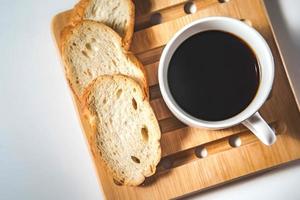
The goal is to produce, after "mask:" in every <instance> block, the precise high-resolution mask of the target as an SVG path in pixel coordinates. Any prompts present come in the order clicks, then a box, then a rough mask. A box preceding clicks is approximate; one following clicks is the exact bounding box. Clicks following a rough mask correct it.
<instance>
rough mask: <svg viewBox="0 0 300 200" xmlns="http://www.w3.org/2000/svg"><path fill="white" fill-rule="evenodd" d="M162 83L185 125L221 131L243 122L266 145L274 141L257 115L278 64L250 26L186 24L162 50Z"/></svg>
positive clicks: (216, 21) (227, 21)
mask: <svg viewBox="0 0 300 200" xmlns="http://www.w3.org/2000/svg"><path fill="white" fill-rule="evenodd" d="M158 79H159V86H160V90H161V94H162V96H163V98H164V100H165V102H166V104H167V106H168V107H169V109H170V110H171V112H172V113H173V114H174V115H175V116H176V117H177V118H178V119H179V120H181V121H182V122H184V123H185V124H188V125H190V126H193V127H201V128H207V129H223V128H227V127H231V126H234V125H237V124H239V123H242V124H244V125H245V126H246V127H247V128H249V129H250V130H251V131H252V132H253V133H254V134H255V135H256V136H257V137H258V139H259V140H261V142H263V143H264V144H266V145H271V144H273V143H274V142H275V140H276V136H275V134H274V131H273V130H272V129H271V128H270V127H269V125H268V124H267V123H266V122H265V121H264V119H263V118H262V117H261V116H260V114H259V113H258V110H259V108H260V107H261V106H262V105H263V104H264V102H265V101H266V100H267V98H268V95H269V93H270V91H271V89H272V85H273V79H274V60H273V56H272V53H271V50H270V48H269V46H268V44H267V43H266V41H265V40H264V38H263V37H262V36H261V35H260V34H259V33H258V32H257V31H256V30H255V29H253V28H252V27H250V26H248V25H247V24H245V23H243V22H241V21H239V20H236V19H233V18H228V17H207V18H204V19H200V20H197V21H194V22H193V23H191V24H189V25H187V26H185V27H184V28H182V29H181V30H180V31H178V32H177V33H176V34H175V35H174V36H173V38H172V39H171V40H170V41H169V43H168V44H167V45H166V47H165V48H164V50H163V53H162V56H161V59H160V63H159V70H158Z"/></svg>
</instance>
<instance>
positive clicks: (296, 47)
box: [0, 0, 300, 200]
mask: <svg viewBox="0 0 300 200" xmlns="http://www.w3.org/2000/svg"><path fill="white" fill-rule="evenodd" d="M74 3H75V0H64V1H62V0H26V1H21V0H1V2H0V61H1V65H0V199H1V200H21V199H22V200H53V199H55V200H69V199H72V200H96V199H103V196H102V194H101V191H100V190H99V187H98V183H97V179H96V173H95V171H94V169H93V165H92V160H91V158H90V157H89V153H88V148H87V146H86V143H85V140H84V137H83V134H82V132H81V129H80V125H79V121H78V119H77V117H76V113H75V110H74V106H73V103H72V99H71V96H70V93H69V89H68V86H67V84H66V81H65V77H64V74H63V71H62V68H61V66H60V61H59V58H58V56H57V52H56V49H55V46H54V43H53V41H52V37H51V33H50V22H51V18H52V16H53V15H54V14H55V13H58V12H60V11H63V10H66V9H69V8H71V7H72V6H73V5H74ZM267 3H268V7H269V8H270V13H271V15H272V17H273V18H272V20H273V23H274V26H275V29H276V31H277V34H278V36H280V45H281V46H282V48H283V52H284V55H285V57H286V61H287V64H288V67H289V71H290V72H291V78H292V79H293V83H294V84H295V85H296V86H295V88H296V92H297V93H298V95H299V94H300V80H296V79H299V77H300V66H299V55H300V20H299V19H300V13H299V10H300V1H298V0H267ZM254 12H255V11H254ZM282 12H283V13H282ZM299 148H300V147H299ZM299 180H300V162H299V161H298V162H294V163H292V164H289V165H287V166H286V167H282V168H280V169H277V170H273V171H272V172H268V173H265V174H262V175H259V176H255V177H251V178H247V179H244V180H243V181H237V182H235V183H233V184H229V185H226V186H222V187H219V188H217V189H212V190H209V191H206V192H202V193H198V194H197V195H194V196H193V197H190V198H194V199H222V200H224V199H230V200H233V199H300V190H299V189H298V188H299V186H298V185H299ZM166 187H168V186H166Z"/></svg>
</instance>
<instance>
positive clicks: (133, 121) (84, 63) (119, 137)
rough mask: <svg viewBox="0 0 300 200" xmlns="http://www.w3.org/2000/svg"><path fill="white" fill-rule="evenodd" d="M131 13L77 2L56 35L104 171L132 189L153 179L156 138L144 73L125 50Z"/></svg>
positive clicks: (121, 3)
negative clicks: (147, 179)
mask: <svg viewBox="0 0 300 200" xmlns="http://www.w3.org/2000/svg"><path fill="white" fill-rule="evenodd" d="M133 8H134V6H133V3H132V2H131V0H82V1H81V2H79V3H78V4H77V5H76V6H75V9H74V12H73V13H75V14H73V17H72V19H71V20H72V22H73V24H72V25H71V26H69V27H66V28H65V29H64V30H63V31H62V43H61V53H62V58H63V61H64V65H65V69H66V76H67V79H68V82H69V85H70V87H71V89H72V91H73V93H74V95H75V96H76V98H77V99H78V100H79V102H80V104H81V105H82V108H83V111H84V112H83V113H85V116H86V118H87V119H88V121H89V122H90V123H89V124H90V126H91V128H92V130H93V133H94V134H95V136H96V137H95V138H96V141H95V143H94V144H95V145H96V146H97V149H98V150H99V154H100V156H101V158H102V160H103V161H104V162H105V163H106V166H107V169H108V170H109V171H110V172H111V174H112V176H113V179H114V181H115V183H116V184H118V185H133V186H135V185H139V184H141V183H142V182H143V181H144V179H145V177H148V176H151V175H152V174H154V173H155V170H156V166H157V164H158V162H159V160H160V157H161V149H160V143H159V140H160V135H161V133H160V128H159V125H158V122H157V120H156V118H155V115H154V112H153V110H152V108H151V106H150V104H149V102H148V97H149V92H148V90H149V89H148V84H147V81H146V74H145V70H144V68H143V66H142V64H141V63H140V62H139V61H138V59H137V58H136V57H135V56H134V55H133V54H132V53H130V52H129V51H128V50H127V49H128V48H129V44H130V41H131V37H132V32H133V23H134V22H133V16H134V9H133Z"/></svg>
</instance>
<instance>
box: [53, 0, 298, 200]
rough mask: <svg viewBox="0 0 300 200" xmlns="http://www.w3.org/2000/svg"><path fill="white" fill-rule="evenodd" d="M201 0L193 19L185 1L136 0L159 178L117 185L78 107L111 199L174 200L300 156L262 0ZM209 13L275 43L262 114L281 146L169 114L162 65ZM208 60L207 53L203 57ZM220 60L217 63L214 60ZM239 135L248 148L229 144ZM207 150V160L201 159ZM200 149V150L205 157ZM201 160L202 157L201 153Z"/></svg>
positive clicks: (56, 24)
mask: <svg viewBox="0 0 300 200" xmlns="http://www.w3.org/2000/svg"><path fill="white" fill-rule="evenodd" d="M220 2H221V1H218V0H195V1H194V4H195V6H196V7H197V12H195V13H194V14H186V13H185V12H184V6H185V4H186V3H187V1H185V0H163V1H162V0H137V1H136V25H135V30H136V31H135V34H134V38H133V43H132V46H131V50H132V51H133V52H134V53H135V54H136V56H137V57H138V58H139V59H140V60H141V61H142V63H143V64H144V65H145V68H146V71H147V76H148V80H149V85H150V91H151V92H150V93H151V105H152V107H153V109H154V111H155V113H156V116H157V118H158V120H159V123H160V127H161V130H162V138H161V147H162V160H161V162H160V164H159V166H158V169H157V173H156V174H155V175H154V176H152V177H150V178H147V179H146V181H145V183H144V184H143V185H142V186H139V187H127V186H117V185H115V184H114V182H113V180H112V178H111V176H110V175H109V174H107V172H106V170H105V168H104V166H103V163H102V161H101V159H100V157H99V155H98V154H97V153H96V152H97V151H96V147H95V140H94V135H92V134H91V131H90V130H89V128H88V126H87V122H86V120H85V118H84V117H82V113H81V110H80V105H79V103H78V102H77V101H76V99H75V98H74V101H75V105H76V108H77V111H78V114H79V117H80V120H81V123H82V128H83V132H84V134H85V135H86V139H87V143H88V145H89V147H90V152H91V156H92V157H93V159H94V163H95V168H96V170H97V173H98V175H99V183H100V185H101V189H102V191H103V192H104V194H105V196H106V198H107V199H139V200H140V199H170V198H176V197H181V196H184V195H187V194H190V193H193V192H196V191H200V190H204V189H206V188H211V187H213V186H216V185H219V184H223V183H226V182H228V181H230V180H233V179H237V178H241V177H243V176H245V175H249V174H254V173H257V172H259V171H262V170H266V169H271V168H274V167H275V166H278V165H280V164H283V163H286V162H289V161H292V160H295V159H299V158H300V114H299V111H298V108H297V105H296V103H295V100H294V96H293V94H292V90H291V88H290V85H289V82H288V79H287V76H286V74H285V68H284V64H283V61H282V60H281V57H280V53H279V51H278V49H277V46H276V42H275V40H274V37H273V34H272V29H271V26H270V24H269V21H268V17H267V14H266V11H265V7H264V4H263V1H262V0H229V1H225V2H224V3H220ZM69 15H70V11H66V12H63V13H60V14H58V15H56V16H55V17H54V19H53V33H54V37H55V39H56V42H57V44H58V45H59V44H60V32H61V30H62V29H63V27H65V26H66V25H68V23H69ZM207 16H230V17H233V18H237V19H241V20H243V21H245V23H248V24H250V25H252V26H253V27H254V28H255V29H257V30H258V31H259V32H260V33H261V34H262V35H263V36H264V38H265V39H266V40H267V42H268V44H269V45H270V47H271V49H272V52H273V55H274V58H275V65H276V76H275V82H274V87H273V91H272V95H271V96H270V98H269V100H268V101H267V102H266V103H265V104H264V106H263V107H262V108H261V109H260V112H261V114H262V115H263V117H264V118H265V119H266V120H267V122H268V123H270V125H271V126H272V127H273V128H274V129H275V130H276V134H277V136H278V140H277V142H276V143H275V144H274V145H272V146H271V147H268V146H265V145H263V144H261V143H260V142H259V141H258V140H257V139H256V138H255V137H254V136H253V135H252V134H251V132H249V131H248V130H247V129H245V128H244V127H243V126H241V125H238V126H235V127H232V128H229V129H225V130H219V131H207V130H202V129H196V128H192V127H187V126H185V125H184V124H182V123H180V122H179V121H178V120H177V119H176V118H174V117H173V115H172V114H171V113H170V111H169V110H168V109H167V107H166V105H165V103H164V101H163V100H162V98H161V95H160V92H159V87H158V85H157V84H158V81H157V67H158V62H159V58H160V54H161V51H162V49H163V47H164V45H165V44H166V43H167V42H168V40H169V39H170V38H171V37H172V35H173V34H174V33H175V32H176V31H178V30H179V29H180V28H181V27H183V26H184V25H186V24H188V23H190V22H192V21H193V20H196V19H199V18H203V17H207ZM199 59H201V56H199ZM212 59H214V58H212ZM234 137H239V138H240V139H241V142H242V144H241V146H239V147H235V148H234V147H232V146H231V145H230V143H229V141H230V140H231V139H232V138H234ZM203 148H205V149H206V150H207V152H208V155H207V157H204V158H199V157H201V156H199V154H201V150H202V149H203ZM199 152H200V153H199ZM196 155H198V157H197V156H196Z"/></svg>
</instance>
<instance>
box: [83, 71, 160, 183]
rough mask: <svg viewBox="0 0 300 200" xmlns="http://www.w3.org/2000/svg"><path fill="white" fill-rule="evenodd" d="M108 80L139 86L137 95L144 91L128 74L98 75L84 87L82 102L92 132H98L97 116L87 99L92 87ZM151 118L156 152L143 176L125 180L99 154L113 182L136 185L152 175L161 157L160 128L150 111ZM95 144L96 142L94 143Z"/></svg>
mask: <svg viewBox="0 0 300 200" xmlns="http://www.w3.org/2000/svg"><path fill="white" fill-rule="evenodd" d="M110 80H114V81H116V82H118V81H121V82H123V81H127V82H128V84H130V85H132V87H134V88H139V89H138V90H137V93H139V95H141V96H144V95H145V94H144V92H143V90H142V89H141V87H140V85H139V84H138V83H137V82H136V81H135V80H133V79H131V78H130V77H128V76H125V75H113V76H110V75H103V76H99V77H98V78H97V79H95V80H94V81H93V82H92V83H91V84H90V85H89V86H88V87H86V90H85V92H84V95H83V104H82V110H83V113H84V116H85V118H86V119H87V120H88V121H89V125H90V127H91V130H93V131H94V132H93V134H98V130H97V124H96V123H97V120H95V118H97V116H96V115H95V113H94V111H93V105H90V103H89V101H88V99H89V97H90V95H91V91H92V90H93V88H94V87H96V86H97V85H98V84H101V82H105V81H110ZM144 97H145V96H144ZM144 97H143V98H142V99H143V103H144V104H146V106H147V107H149V108H151V106H150V103H149V101H148V100H147V99H145V98H144ZM152 113H153V114H152V116H153V117H152V118H150V119H149V120H150V121H151V123H152V124H154V125H155V127H156V132H155V133H156V135H155V137H154V139H155V140H156V141H157V143H156V144H155V145H157V153H156V155H155V156H154V157H153V158H154V159H153V162H152V164H151V165H150V166H149V168H148V170H147V171H144V173H143V174H142V175H143V177H140V178H139V179H134V180H133V179H130V180H126V179H124V177H122V176H121V175H120V174H119V173H117V172H116V171H113V170H112V169H110V168H109V167H108V166H107V163H106V161H105V159H103V158H102V157H101V156H100V157H101V159H102V160H103V161H104V163H106V168H107V170H108V171H109V172H110V173H111V174H112V175H113V179H114V182H115V183H116V184H118V185H128V186H138V185H140V184H141V183H143V182H144V180H145V178H146V177H149V176H151V175H153V174H154V173H155V171H156V166H157V165H158V163H159V161H160V159H161V147H160V142H159V141H160V138H161V133H160V128H159V125H158V122H157V119H156V118H155V115H154V112H153V111H152ZM95 145H96V144H95Z"/></svg>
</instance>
